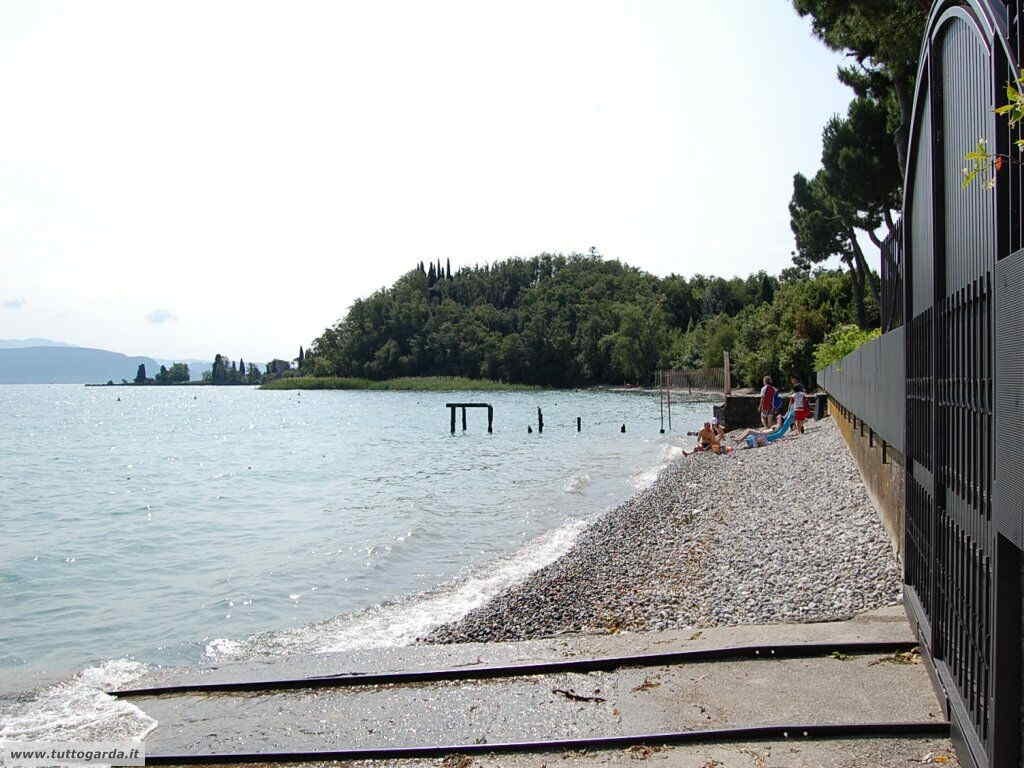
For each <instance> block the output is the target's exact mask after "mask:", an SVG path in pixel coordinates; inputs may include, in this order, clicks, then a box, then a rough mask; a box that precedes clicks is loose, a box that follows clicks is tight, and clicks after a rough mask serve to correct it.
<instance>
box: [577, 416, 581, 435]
mask: <svg viewBox="0 0 1024 768" xmlns="http://www.w3.org/2000/svg"><path fill="white" fill-rule="evenodd" d="M582 430H583V418H582V417H580V416H577V417H576V431H577V432H581V431H582Z"/></svg>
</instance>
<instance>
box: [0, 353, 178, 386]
mask: <svg viewBox="0 0 1024 768" xmlns="http://www.w3.org/2000/svg"><path fill="white" fill-rule="evenodd" d="M140 363H141V364H143V365H145V366H146V375H147V376H150V377H152V376H153V374H154V373H156V372H157V371H159V370H160V363H158V362H157V361H156V360H154V359H153V358H151V357H128V356H127V355H122V354H120V353H118V352H108V351H107V350H105V349H88V348H85V347H66V346H37V347H16V348H0V384H104V383H106V382H107V381H109V380H113V381H114V382H115V383H120V381H121V379H128V381H131V380H132V379H134V378H135V373H136V372H137V371H138V369H139V364H140ZM190 373H192V372H191V371H190ZM193 375H195V374H194V373H193Z"/></svg>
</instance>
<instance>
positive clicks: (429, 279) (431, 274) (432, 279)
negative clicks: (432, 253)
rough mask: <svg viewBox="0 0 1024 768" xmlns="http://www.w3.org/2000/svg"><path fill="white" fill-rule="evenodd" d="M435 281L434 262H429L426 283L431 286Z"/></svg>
mask: <svg viewBox="0 0 1024 768" xmlns="http://www.w3.org/2000/svg"><path fill="white" fill-rule="evenodd" d="M436 282H437V273H436V272H435V271H434V263H433V262H431V263H430V271H429V272H427V285H428V286H433V285H434V283H436Z"/></svg>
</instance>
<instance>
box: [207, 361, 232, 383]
mask: <svg viewBox="0 0 1024 768" xmlns="http://www.w3.org/2000/svg"><path fill="white" fill-rule="evenodd" d="M227 378H228V377H227V367H226V366H225V364H224V358H223V357H222V356H221V355H215V356H214V358H213V368H212V369H211V370H210V383H212V384H224V383H226V382H227Z"/></svg>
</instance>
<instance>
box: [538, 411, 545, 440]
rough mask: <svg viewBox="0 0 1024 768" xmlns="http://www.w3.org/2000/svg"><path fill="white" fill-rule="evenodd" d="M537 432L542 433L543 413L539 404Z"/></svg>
mask: <svg viewBox="0 0 1024 768" xmlns="http://www.w3.org/2000/svg"><path fill="white" fill-rule="evenodd" d="M537 432H538V433H539V434H541V435H543V434H544V413H543V411H541V409H540V406H539V405H538V406H537Z"/></svg>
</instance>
